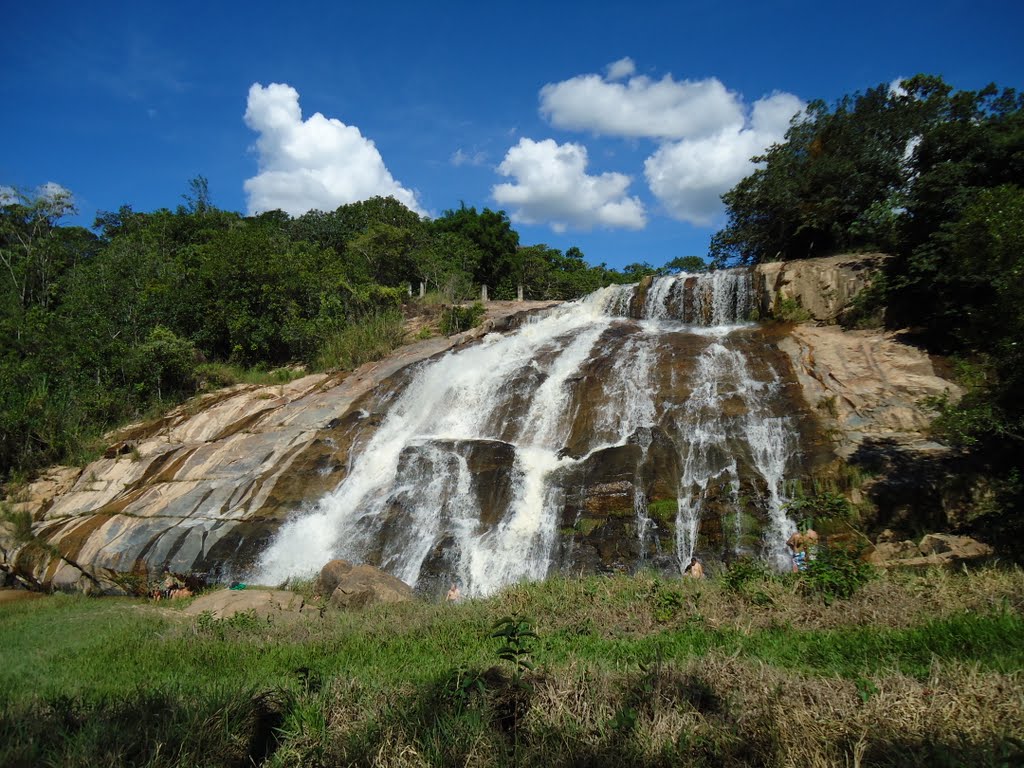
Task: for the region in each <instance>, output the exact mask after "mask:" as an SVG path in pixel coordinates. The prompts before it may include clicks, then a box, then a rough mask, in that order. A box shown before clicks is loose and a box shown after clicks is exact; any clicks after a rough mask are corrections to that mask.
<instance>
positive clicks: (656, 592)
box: [651, 579, 683, 624]
mask: <svg viewBox="0 0 1024 768" xmlns="http://www.w3.org/2000/svg"><path fill="white" fill-rule="evenodd" d="M682 607H683V596H682V594H681V593H679V592H678V591H677V590H675V589H670V588H666V587H665V585H664V584H662V583H661V582H660V581H659V580H657V579H655V580H654V581H653V582H652V583H651V608H652V611H651V612H652V615H653V616H654V620H655V621H656V622H658V623H659V624H667V623H668V622H670V621H672V619H674V618H675V617H676V615H677V614H678V613H679V610H680V609H681V608H682Z"/></svg>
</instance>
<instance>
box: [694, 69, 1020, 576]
mask: <svg viewBox="0 0 1024 768" xmlns="http://www.w3.org/2000/svg"><path fill="white" fill-rule="evenodd" d="M757 159H758V160H759V161H760V162H761V163H762V164H763V165H762V167H761V168H759V169H758V170H756V171H755V172H754V173H753V174H751V175H750V176H748V177H747V178H745V179H743V180H742V181H741V182H740V183H739V184H737V185H736V187H735V188H734V189H732V190H731V191H730V192H728V193H727V194H726V195H724V196H723V200H724V201H725V203H726V207H727V213H728V223H727V226H726V227H725V228H724V229H722V230H721V231H720V232H718V233H717V234H716V235H715V237H714V238H713V240H712V243H711V255H712V257H713V261H714V263H716V264H718V265H726V264H735V263H743V264H754V263H760V262H764V261H778V260H790V259H803V258H809V257H813V256H823V255H827V254H830V253H835V252H840V251H849V250H857V249H863V250H882V251H886V252H888V253H891V254H893V255H894V256H895V258H893V259H890V260H889V262H888V267H887V270H886V272H885V274H883V275H880V276H879V277H878V278H877V279H876V280H875V282H874V284H873V286H872V288H871V289H870V290H869V291H866V292H865V293H864V294H863V295H862V296H861V298H860V300H859V303H858V306H857V307H856V311H855V312H854V313H852V314H851V316H850V322H851V323H854V324H882V323H884V324H885V325H887V326H888V327H889V328H891V329H894V330H903V331H904V336H905V337H907V338H910V339H912V340H915V341H917V342H918V343H920V344H923V345H924V346H925V347H926V348H928V349H929V350H930V351H932V352H936V353H940V354H943V355H948V356H951V358H952V363H953V369H954V370H955V371H956V373H957V377H958V379H959V383H960V384H962V385H963V386H964V387H965V388H966V390H967V394H966V396H965V397H964V398H963V399H962V400H960V401H959V402H958V403H955V404H954V403H951V402H948V401H946V400H938V401H935V402H932V403H931V405H932V406H933V407H934V408H935V411H936V415H937V416H938V419H937V421H936V423H935V432H936V436H937V437H939V438H940V439H942V440H945V441H947V442H949V443H951V444H952V445H953V446H955V447H956V448H957V449H958V450H959V451H960V453H961V456H962V462H961V464H960V467H961V474H964V475H969V476H970V477H971V478H973V480H972V482H973V484H974V487H975V492H974V499H973V508H972V519H971V520H969V521H968V524H969V525H970V527H971V530H972V531H977V532H981V533H982V534H983V535H984V536H986V538H988V539H989V540H990V541H992V542H993V543H994V544H996V545H999V546H1001V547H1003V549H1004V551H1012V553H1013V554H1015V556H1017V557H1021V556H1024V474H1022V472H1024V466H1022V464H1021V460H1020V457H1021V456H1022V455H1024V279H1022V278H1024V94H1022V93H1018V92H1016V91H1015V90H1014V89H1012V88H1007V89H999V88H997V87H996V86H995V85H990V86H988V87H986V88H983V89H981V90H978V91H955V90H954V89H953V88H952V87H951V86H949V85H948V84H946V83H944V82H943V81H942V80H941V79H940V78H937V77H930V76H925V75H918V76H916V77H913V78H910V79H908V80H905V81H903V83H902V84H901V85H900V87H899V88H898V89H893V88H892V87H891V86H890V85H889V84H880V85H878V86H876V87H874V88H870V89H868V90H866V91H864V92H862V93H855V94H852V95H849V96H845V97H843V98H842V99H839V100H838V101H837V102H836V103H835V104H832V105H828V104H826V103H825V102H823V101H814V102H811V103H810V104H809V105H808V107H807V109H806V111H805V113H804V114H802V115H798V116H797V118H796V119H795V120H794V122H793V123H792V127H791V128H790V129H789V131H788V132H787V133H786V137H785V141H783V142H782V143H780V144H776V145H774V146H772V147H771V148H770V149H769V150H768V151H767V152H766V153H765V154H764V155H763V156H762V157H760V158H757Z"/></svg>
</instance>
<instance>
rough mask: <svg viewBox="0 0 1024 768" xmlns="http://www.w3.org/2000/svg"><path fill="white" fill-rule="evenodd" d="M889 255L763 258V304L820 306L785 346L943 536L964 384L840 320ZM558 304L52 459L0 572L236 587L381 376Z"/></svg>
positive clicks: (837, 417)
mask: <svg viewBox="0 0 1024 768" xmlns="http://www.w3.org/2000/svg"><path fill="white" fill-rule="evenodd" d="M884 258H885V257H884V256H880V255H878V254H868V255H855V256H835V257H828V258H824V259H812V260H806V261H802V262H786V263H781V264H766V265H761V266H759V267H757V268H756V270H755V280H754V284H755V286H756V289H757V291H758V294H759V296H758V303H759V305H760V309H761V312H762V316H770V315H772V314H773V313H774V312H775V310H776V308H777V306H778V303H779V302H780V301H782V300H785V299H788V300H790V301H792V302H795V303H797V304H799V305H800V306H802V307H803V308H804V309H805V310H806V312H807V313H808V314H809V315H810V317H811V320H810V321H809V322H805V323H802V324H797V325H795V326H794V327H793V328H792V329H791V330H790V332H789V333H788V334H780V337H781V340H780V341H779V342H778V343H779V347H780V349H781V350H782V351H783V352H784V353H786V356H788V358H789V361H790V363H791V366H792V368H793V372H794V375H795V377H796V380H797V382H798V383H799V388H800V390H801V392H802V394H803V398H804V399H805V400H806V402H807V404H808V405H809V406H810V407H811V409H812V410H813V411H815V412H816V413H817V415H818V416H819V418H820V419H821V421H822V423H823V426H824V429H825V432H826V434H828V435H829V436H830V437H831V439H832V444H833V448H834V451H835V453H836V454H837V455H838V456H840V457H842V458H844V459H847V460H850V461H852V462H853V463H861V464H866V465H868V466H869V468H870V469H871V470H872V472H873V474H874V475H875V476H874V478H873V479H872V480H870V481H869V483H867V484H865V486H864V488H863V491H864V493H865V494H867V495H868V496H871V497H872V500H873V501H875V503H876V507H877V508H878V509H879V514H878V519H877V520H875V521H874V522H875V524H876V525H877V527H878V528H879V529H880V528H881V527H886V526H888V527H894V528H897V529H899V528H900V527H901V525H902V526H903V527H904V529H909V528H913V527H915V526H918V525H920V529H922V530H944V529H948V528H949V527H950V522H949V521H950V518H951V517H953V515H952V514H951V513H950V512H949V511H948V510H947V509H946V507H948V506H949V505H950V504H951V503H954V502H950V500H949V499H948V497H947V495H945V492H944V491H943V487H944V486H943V475H944V474H945V475H947V476H948V470H947V469H944V468H943V466H942V457H943V456H945V455H946V453H948V451H947V449H945V448H944V447H943V446H941V445H939V444H937V443H935V442H933V441H931V440H930V439H929V438H928V436H927V425H928V423H929V421H930V418H931V415H930V414H929V413H928V412H927V411H926V410H924V409H923V408H922V407H921V405H920V401H921V399H922V398H924V397H926V396H929V395H942V394H944V393H948V394H949V395H950V396H951V397H952V398H956V397H958V396H959V394H960V391H959V389H958V388H957V387H956V385H954V384H953V383H951V382H949V381H947V380H945V379H943V378H941V377H940V376H939V375H938V374H937V373H936V370H935V367H934V365H933V364H932V361H931V359H930V358H929V357H928V355H926V354H925V353H924V352H922V351H921V350H920V349H918V348H916V347H913V346H910V345H908V344H905V343H903V342H902V341H901V340H900V338H899V336H898V335H896V334H892V333H887V332H884V331H878V330H870V331H844V330H842V329H841V328H839V327H838V326H836V325H835V323H836V321H837V318H838V317H840V315H841V314H842V312H843V311H844V310H845V309H846V308H848V306H849V304H850V302H851V300H852V299H853V297H854V296H855V295H856V294H857V292H858V291H859V290H861V289H863V287H865V286H866V285H867V284H868V282H869V280H870V278H871V275H872V274H873V273H874V272H875V271H876V270H877V269H878V268H879V266H880V265H881V264H882V262H883V260H884ZM555 303H556V302H523V303H517V302H491V303H489V304H488V314H487V316H486V319H485V321H484V323H483V324H482V325H481V326H479V327H478V328H475V329H473V330H471V331H468V332H466V333H464V334H459V335H457V336H452V337H450V338H433V339H428V340H425V341H420V342H417V343H414V344H411V345H408V346H406V347H403V348H401V349H399V350H398V351H397V352H396V353H394V354H393V355H392V356H390V357H388V358H386V359H385V360H381V361H378V362H376V363H372V364H368V365H365V366H363V367H362V368H359V369H358V370H356V371H353V372H351V373H349V374H338V375H325V374H316V375H311V376H306V377H303V378H301V379H298V380H296V381H293V382H291V383H289V384H283V385H275V386H262V387H258V386H237V387H234V388H230V389H227V390H222V391H220V392H216V393H212V394H209V395H205V396H202V397H199V398H196V399H194V400H192V401H190V402H188V403H186V404H185V405H184V406H182V407H180V408H177V409H175V410H173V411H171V412H170V413H169V414H167V415H166V416H165V417H163V418H162V419H160V420H158V421H156V422H150V423H146V424H139V425H135V426H133V427H128V428H126V429H124V430H121V431H120V432H119V433H118V435H117V436H116V437H115V438H114V442H113V444H112V445H111V446H110V448H109V449H108V451H107V453H106V455H105V456H104V457H103V458H101V459H98V460H97V461H94V462H92V463H91V464H89V465H88V466H86V467H85V468H84V469H83V468H70V467H55V468H52V469H50V470H49V471H47V472H45V473H43V474H42V475H41V476H40V477H39V478H38V479H37V480H36V481H35V482H33V483H31V484H30V485H29V486H28V487H27V488H25V489H23V490H22V491H21V493H20V494H19V496H18V497H17V498H13V499H8V502H9V504H10V505H11V506H13V508H14V509H15V510H17V511H20V512H24V513H28V514H29V515H30V516H31V519H32V534H33V540H32V542H31V543H28V544H25V543H23V542H19V541H17V540H16V539H15V538H14V537H13V535H11V531H7V533H6V535H5V533H4V531H3V529H2V527H0V577H4V576H11V575H13V576H14V577H15V578H16V579H17V580H18V581H20V582H21V583H23V584H25V585H28V586H32V587H35V588H47V589H81V590H84V591H89V592H105V593H106V592H125V591H127V592H131V591H134V590H137V589H138V586H139V584H138V582H139V581H140V580H142V581H144V580H145V579H147V578H148V577H149V575H151V574H159V573H161V572H162V570H163V569H164V568H169V569H170V570H171V571H173V572H175V573H182V574H185V573H188V574H204V575H205V576H206V578H207V579H209V580H212V581H226V580H228V579H230V578H231V577H232V576H233V575H234V574H232V573H230V572H229V571H228V570H226V567H225V564H233V565H234V566H235V567H238V568H244V567H245V564H247V563H251V562H253V560H254V558H255V556H256V555H257V554H258V553H259V552H260V551H262V549H263V548H264V547H265V546H266V544H267V543H268V541H269V538H270V537H271V536H272V535H273V533H274V532H275V531H276V530H277V528H278V526H279V525H280V523H281V521H282V520H283V519H284V518H285V516H286V515H288V514H289V513H290V512H292V511H293V510H294V509H295V508H296V507H297V506H299V505H300V504H301V503H302V502H303V501H307V500H311V499H316V498H318V497H319V496H322V495H323V494H324V493H326V492H327V491H329V490H331V489H332V488H334V487H335V486H336V485H337V483H338V481H339V477H340V476H341V474H343V472H344V466H345V463H346V462H347V460H348V457H347V455H343V454H344V451H340V452H339V450H338V448H337V446H338V443H343V444H349V445H350V444H352V442H353V440H352V435H353V434H354V433H359V434H361V433H360V430H367V431H368V430H372V429H373V428H375V427H376V423H375V418H374V417H372V416H367V414H368V413H373V412H375V411H376V410H377V409H375V408H374V407H373V406H374V401H373V398H374V397H386V396H387V392H388V391H391V390H389V389H388V388H387V387H378V385H380V384H382V383H383V382H385V381H386V380H389V381H401V380H402V377H404V376H408V375H410V368H411V367H412V366H413V364H414V363H417V362H419V361H422V360H425V359H427V358H429V357H432V356H434V355H437V354H440V353H442V352H444V351H446V350H448V349H451V348H452V347H455V346H457V345H460V344H465V343H471V342H472V341H473V340H475V339H477V338H479V337H481V336H483V335H484V334H486V333H489V332H492V331H502V330H507V329H510V328H513V327H515V326H516V325H518V323H519V321H520V320H521V318H523V317H525V316H526V314H528V313H529V312H531V311H537V310H540V309H544V308H547V307H550V306H553V305H554V304H555ZM378 391H382V394H375V393H376V392H378ZM364 405H365V406H366V408H365V409H364V408H363V406H364ZM342 436H346V437H347V438H348V439H347V440H341V439H340V438H341V437H342ZM336 437H337V438H339V440H338V441H337V442H336V441H335V438H336ZM922 456H924V457H926V458H927V459H928V460H927V461H925V462H924V466H926V467H930V468H931V469H929V470H928V471H926V472H925V475H927V476H923V477H922V476H921V474H920V473H917V474H915V473H914V472H911V471H906V468H907V467H908V466H915V467H916V466H921V462H919V461H918V458H920V457H922ZM908 457H910V458H908ZM932 459H935V461H932ZM929 472H930V474H929ZM922 504H925V505H930V508H931V507H934V508H935V509H936V510H937V512H936V513H935V515H934V516H933V518H932V519H926V520H921V519H920V513H919V511H917V510H916V509H915V505H916V506H917V507H920V506H921V505H922ZM911 519H913V523H911Z"/></svg>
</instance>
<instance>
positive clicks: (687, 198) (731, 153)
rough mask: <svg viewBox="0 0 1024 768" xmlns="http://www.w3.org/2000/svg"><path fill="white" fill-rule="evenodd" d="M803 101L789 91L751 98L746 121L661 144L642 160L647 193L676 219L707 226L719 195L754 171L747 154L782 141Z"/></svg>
mask: <svg viewBox="0 0 1024 768" xmlns="http://www.w3.org/2000/svg"><path fill="white" fill-rule="evenodd" d="M803 108H804V103H803V102H802V101H801V100H800V99H799V98H797V97H796V96H794V95H793V94H790V93H774V94H772V95H771V96H768V97H765V98H763V99H759V100H758V101H756V102H754V106H753V109H752V111H751V115H750V119H749V121H747V122H745V123H743V122H741V123H740V124H738V125H727V126H724V127H722V128H721V129H720V130H718V131H717V132H715V133H713V134H711V135H708V136H695V137H692V138H689V137H688V138H684V139H682V140H681V141H676V142H670V143H666V144H664V145H662V146H661V147H660V148H659V149H658V150H657V151H656V152H655V153H654V154H653V155H651V156H650V157H649V158H647V161H646V162H645V163H644V176H645V177H646V178H647V184H648V185H649V186H650V188H651V192H653V193H654V195H655V197H657V198H658V200H659V201H660V202H661V203H662V205H664V206H665V209H666V210H667V211H668V213H669V214H670V215H671V216H673V217H674V218H677V219H680V220H682V221H688V222H690V223H692V224H696V225H697V226H708V225H710V224H712V223H713V221H714V218H715V216H716V215H718V214H719V213H721V211H722V210H723V206H722V202H721V196H722V194H724V193H725V192H727V191H728V190H729V189H731V188H732V187H733V186H734V185H735V184H736V183H737V182H738V181H740V179H742V178H743V177H745V176H747V175H749V174H750V173H752V172H753V170H754V165H753V164H752V163H751V162H750V158H751V157H753V156H754V155H759V154H761V153H763V152H764V150H765V149H767V148H768V147H769V146H771V145H772V144H774V143H776V142H779V141H782V139H783V137H784V136H785V133H786V130H787V129H788V128H789V121H790V119H791V118H792V117H793V116H794V115H796V114H797V113H798V112H801V111H802V110H803Z"/></svg>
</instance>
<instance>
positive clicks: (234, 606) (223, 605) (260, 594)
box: [182, 589, 320, 621]
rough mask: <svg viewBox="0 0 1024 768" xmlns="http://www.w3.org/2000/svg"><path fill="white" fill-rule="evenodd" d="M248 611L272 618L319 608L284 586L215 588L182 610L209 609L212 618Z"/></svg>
mask: <svg viewBox="0 0 1024 768" xmlns="http://www.w3.org/2000/svg"><path fill="white" fill-rule="evenodd" d="M249 612H252V613H253V614H254V615H256V616H258V617H259V618H261V619H269V620H271V621H274V620H277V619H294V618H298V617H300V616H318V615H319V614H320V609H319V608H318V607H317V606H315V605H311V604H309V603H307V602H306V601H305V600H303V598H302V595H299V594H297V593H295V592H288V591H286V590H283V589H238V590H235V589H218V590H217V591H216V592H210V593H208V594H205V595H202V596H200V597H198V598H196V599H195V600H194V601H193V602H192V603H191V605H189V606H188V607H187V608H185V609H184V610H183V611H182V613H184V614H185V615H186V616H199V615H200V614H203V613H209V614H212V616H213V618H215V619H227V618H230V617H232V616H234V615H235V614H237V613H249Z"/></svg>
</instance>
